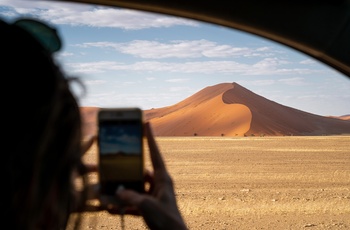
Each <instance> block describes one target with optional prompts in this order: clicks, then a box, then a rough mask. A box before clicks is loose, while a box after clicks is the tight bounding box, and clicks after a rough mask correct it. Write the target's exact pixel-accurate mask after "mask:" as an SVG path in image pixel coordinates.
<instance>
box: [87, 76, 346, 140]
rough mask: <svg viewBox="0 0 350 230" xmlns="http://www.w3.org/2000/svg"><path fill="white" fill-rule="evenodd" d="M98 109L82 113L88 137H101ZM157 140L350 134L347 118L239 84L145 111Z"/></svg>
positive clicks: (213, 87) (205, 91)
mask: <svg viewBox="0 0 350 230" xmlns="http://www.w3.org/2000/svg"><path fill="white" fill-rule="evenodd" d="M97 111H98V108H97V107H81V113H82V117H83V122H84V124H85V125H84V126H83V133H84V135H89V134H95V133H96V130H97V129H96V115H97ZM144 116H145V120H146V121H150V122H151V123H152V126H153V129H154V132H155V135H157V136H197V135H198V136H243V135H246V136H264V135H268V136H285V135H287V136H289V135H301V136H304V135H310V136H311V135H314V136H318V135H342V134H350V120H349V119H347V117H345V116H343V117H341V118H339V117H336V118H335V117H325V116H319V115H315V114H311V113H307V112H303V111H300V110H297V109H293V108H291V107H287V106H284V105H281V104H278V103H276V102H274V101H271V100H268V99H266V98H264V97H261V96H259V95H257V94H255V93H253V92H251V91H249V90H248V89H246V88H244V87H242V86H240V85H238V84H236V83H222V84H218V85H214V86H209V87H206V88H204V89H202V90H200V91H199V92H197V93H195V94H194V95H192V96H190V97H188V98H187V99H185V100H183V101H181V102H179V103H177V104H174V105H172V106H167V107H163V108H157V109H150V110H144Z"/></svg>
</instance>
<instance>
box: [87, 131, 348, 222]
mask: <svg viewBox="0 0 350 230" xmlns="http://www.w3.org/2000/svg"><path fill="white" fill-rule="evenodd" d="M157 141H158V144H159V146H160V149H161V151H162V153H163V156H164V159H165V161H166V164H167V167H168V170H169V171H170V173H171V175H172V177H173V180H174V182H175V187H176V194H177V199H178V205H179V208H180V210H181V212H182V214H183V217H184V219H185V221H186V223H187V225H188V227H189V229H350V136H324V137H242V138H236V137H235V138H229V137H215V138H212V137H183V138H175V137H161V138H157ZM146 154H147V156H148V153H146ZM96 158H97V156H96V147H93V148H92V149H91V150H90V151H89V152H88V154H87V155H86V160H87V161H88V162H96ZM146 165H147V167H148V168H149V167H150V164H149V162H148V161H147V164H146ZM91 180H92V181H94V180H96V177H95V175H91ZM82 224H83V228H82V229H121V226H120V217H119V216H113V215H110V214H107V213H105V212H100V213H92V214H84V215H83V222H82ZM125 229H147V227H146V226H145V225H144V223H143V221H142V219H141V218H140V217H129V216H127V217H126V218H125Z"/></svg>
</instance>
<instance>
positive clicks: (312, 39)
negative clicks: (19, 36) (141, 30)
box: [29, 0, 350, 229]
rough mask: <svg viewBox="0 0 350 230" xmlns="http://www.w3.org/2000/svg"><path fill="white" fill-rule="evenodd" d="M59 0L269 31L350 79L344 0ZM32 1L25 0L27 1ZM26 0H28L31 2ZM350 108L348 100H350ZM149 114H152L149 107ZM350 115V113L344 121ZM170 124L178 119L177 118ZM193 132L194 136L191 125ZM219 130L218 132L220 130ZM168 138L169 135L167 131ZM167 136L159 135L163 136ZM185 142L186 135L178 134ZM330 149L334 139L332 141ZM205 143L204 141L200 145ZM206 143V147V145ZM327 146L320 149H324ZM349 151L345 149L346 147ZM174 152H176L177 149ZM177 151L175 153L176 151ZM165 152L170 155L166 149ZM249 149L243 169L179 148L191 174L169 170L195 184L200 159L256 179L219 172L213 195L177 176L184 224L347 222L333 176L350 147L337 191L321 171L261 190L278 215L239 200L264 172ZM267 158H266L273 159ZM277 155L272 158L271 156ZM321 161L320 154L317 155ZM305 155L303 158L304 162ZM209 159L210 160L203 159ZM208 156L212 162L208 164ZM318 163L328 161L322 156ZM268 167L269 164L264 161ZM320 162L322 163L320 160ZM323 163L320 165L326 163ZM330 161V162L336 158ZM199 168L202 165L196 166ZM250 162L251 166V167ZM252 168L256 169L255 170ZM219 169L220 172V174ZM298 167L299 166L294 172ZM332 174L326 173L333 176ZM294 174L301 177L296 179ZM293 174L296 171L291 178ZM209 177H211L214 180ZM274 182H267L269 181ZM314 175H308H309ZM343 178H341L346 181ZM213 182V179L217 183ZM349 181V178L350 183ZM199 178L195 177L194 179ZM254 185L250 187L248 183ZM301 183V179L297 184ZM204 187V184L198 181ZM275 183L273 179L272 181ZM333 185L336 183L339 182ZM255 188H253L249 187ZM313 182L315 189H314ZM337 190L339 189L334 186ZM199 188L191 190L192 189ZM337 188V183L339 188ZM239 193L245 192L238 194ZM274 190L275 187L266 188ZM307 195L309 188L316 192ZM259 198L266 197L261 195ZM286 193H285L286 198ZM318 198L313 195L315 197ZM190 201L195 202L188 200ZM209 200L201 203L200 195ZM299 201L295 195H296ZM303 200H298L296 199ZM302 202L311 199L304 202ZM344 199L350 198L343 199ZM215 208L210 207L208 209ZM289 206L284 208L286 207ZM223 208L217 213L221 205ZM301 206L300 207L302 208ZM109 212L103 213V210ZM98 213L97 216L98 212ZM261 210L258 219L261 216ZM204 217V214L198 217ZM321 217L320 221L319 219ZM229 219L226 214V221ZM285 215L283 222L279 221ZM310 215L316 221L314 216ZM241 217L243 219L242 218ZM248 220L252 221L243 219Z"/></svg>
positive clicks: (348, 16)
mask: <svg viewBox="0 0 350 230" xmlns="http://www.w3.org/2000/svg"><path fill="white" fill-rule="evenodd" d="M44 1H47V2H51V0H44ZM55 1H57V2H68V3H77V4H78V5H77V7H79V6H80V4H81V5H85V4H86V5H89V4H92V5H96V6H106V7H116V8H123V9H131V10H137V11H144V12H149V13H157V14H164V15H170V16H176V17H181V18H185V19H193V20H198V21H200V22H204V23H210V24H213V25H215V26H222V27H225V28H228V29H232V30H237V31H242V32H244V33H248V34H251V35H253V36H257V37H259V38H263V39H268V40H270V41H273V42H276V43H278V44H281V45H283V46H286V47H288V48H291V49H293V50H294V51H297V52H301V53H302V54H305V55H306V56H309V57H311V58H313V59H316V60H318V61H319V62H320V63H322V64H324V65H326V66H327V67H330V68H332V70H334V71H336V72H339V74H340V75H342V76H344V77H345V78H348V79H349V80H350V0H308V1H302V0H285V1H278V0H228V1H227V0H216V1H210V0H166V1H164V0H163V1H162V0H127V1H125V0H59V1H58V0H55ZM29 2H30V1H29ZM29 4H30V3H29ZM349 109H350V108H349ZM150 116H151V115H150ZM348 122H350V121H348ZM175 125H176V124H175ZM192 136H197V133H195V134H194V135H192ZM222 136H224V135H223V134H222ZM169 140H170V139H169ZM347 140H348V139H344V140H342V142H341V144H340V145H341V146H342V147H341V150H339V152H341V153H344V152H345V150H344V149H346V146H348V147H347V149H349V146H350V145H349V144H348V143H347ZM294 141H295V142H293V144H295V145H296V144H297V143H298V141H299V139H296V140H294ZM322 141H324V143H323V144H321V145H320V146H333V145H337V144H336V143H333V142H332V141H333V139H332V138H329V139H327V138H326V137H324V139H322ZM209 142H215V141H214V140H208V142H207V143H206V144H205V146H206V147H207V148H208V149H211V148H212V149H215V148H216V147H215V146H219V145H220V144H224V141H222V142H220V141H217V142H215V143H216V145H215V146H210V145H209V144H211V143H209ZM257 142H258V141H256V142H255V143H254V144H252V146H245V148H244V147H238V146H235V147H234V148H235V149H237V150H239V151H241V152H242V153H245V152H246V151H250V149H254V148H258V147H257V146H256V145H255V144H257ZM162 143H163V142H162V140H160V144H162ZM164 143H165V141H164ZM184 143H185V142H184ZM181 147H182V148H186V147H188V148H196V147H198V148H199V147H202V146H200V144H198V146H196V145H191V146H190V144H188V146H187V145H184V146H181ZM333 147H334V148H335V149H336V148H337V147H336V146H333ZM167 148H169V149H170V148H171V149H178V151H180V150H179V149H180V146H177V142H176V141H174V142H171V143H170V144H169V145H167V146H166V147H164V149H167ZM203 148H204V147H203ZM264 148H266V149H269V146H264ZM208 151H209V150H208ZM278 151H279V152H281V153H282V152H283V151H286V152H288V153H291V152H292V150H290V149H288V148H287V147H285V146H283V145H282V144H281V146H278ZM302 151H304V152H308V150H302ZM325 152H326V150H325ZM348 153H349V152H348ZM179 154H180V153H179ZM180 155H181V154H180ZM167 156H168V155H167ZM276 156H277V157H278V158H279V159H282V158H283V155H276ZM254 157H255V156H252V158H248V157H247V158H244V159H245V160H246V161H247V162H249V164H251V165H252V166H254V167H253V170H252V171H249V172H248V171H247V170H246V169H244V168H243V166H242V167H240V166H237V165H234V164H232V165H228V164H227V165H226V164H225V165H219V164H218V163H217V162H215V161H213V160H212V159H211V160H210V161H209V163H208V162H206V157H204V156H202V157H199V158H198V159H196V160H193V161H189V160H187V159H186V155H185V154H184V155H181V161H180V162H181V163H183V164H185V165H186V166H187V167H188V170H189V171H191V176H192V177H189V176H186V175H185V174H186V173H185V171H186V170H184V171H182V170H181V169H177V170H174V173H175V174H177V175H180V176H175V177H174V178H182V179H187V182H186V185H188V186H189V187H191V188H193V189H195V188H196V186H197V185H198V184H201V183H202V179H203V178H201V177H200V176H198V177H196V175H197V171H196V170H197V169H198V168H199V166H200V165H202V166H203V167H205V168H206V169H208V170H209V169H210V170H213V168H215V169H216V170H217V171H219V170H232V171H237V172H239V173H242V174H244V175H246V176H251V177H252V178H253V179H254V180H256V181H257V183H256V184H255V185H253V186H252V185H249V186H248V182H247V184H245V183H244V181H239V185H240V186H241V187H238V185H235V183H238V179H242V178H244V176H242V177H238V179H237V178H221V177H219V178H218V179H217V181H216V182H215V183H217V184H220V182H222V181H223V180H226V182H227V185H225V186H226V187H225V189H223V190H225V191H220V192H222V194H223V195H218V193H215V194H216V195H215V198H213V197H214V195H207V194H206V192H208V191H209V190H215V185H213V187H211V188H210V189H208V191H205V189H203V188H202V187H201V189H202V190H200V192H199V193H198V194H194V195H193V196H191V195H189V194H190V193H191V192H190V191H185V190H184V189H181V187H180V186H181V185H182V183H180V182H179V183H178V184H179V187H178V189H179V190H178V194H177V197H178V198H179V199H182V198H183V199H184V200H185V201H186V202H188V203H186V202H183V201H181V202H180V207H181V210H183V211H184V212H183V213H184V217H185V219H186V220H187V222H188V224H189V226H190V229H283V228H284V229H287V228H288V229H304V228H311V229H313V227H315V229H318V227H319V229H343V228H344V229H345V228H350V222H349V220H346V216H347V215H348V214H349V212H350V209H349V208H346V207H345V208H344V207H343V206H345V205H344V203H345V201H347V202H349V201H350V190H349V189H350V188H349V187H348V188H346V183H347V182H350V181H349V179H350V178H349V179H348V180H346V179H345V182H344V180H342V181H340V179H339V181H338V180H337V179H334V178H337V177H338V176H339V178H347V177H350V171H349V170H346V169H345V168H346V167H348V168H350V165H349V155H346V154H345V153H344V154H343V155H342V158H341V159H348V160H347V161H343V162H340V161H341V160H339V162H338V163H339V164H341V165H342V167H343V168H341V169H339V170H335V171H334V173H333V174H332V175H329V178H332V180H331V181H332V185H334V186H335V187H337V186H339V189H340V187H341V189H340V190H341V193H340V194H335V192H334V194H333V193H332V192H333V191H330V190H331V189H329V187H327V188H323V187H322V185H323V183H326V181H327V180H328V179H329V178H328V177H325V178H324V180H323V179H317V180H318V181H315V184H312V186H314V187H312V188H309V187H307V186H305V189H304V187H302V185H300V188H299V187H297V188H295V187H293V189H295V190H292V191H285V190H283V191H282V192H278V191H276V192H275V191H274V192H271V193H268V194H269V197H268V198H266V202H265V201H263V202H265V203H262V204H261V206H260V208H262V209H264V208H265V206H266V207H267V206H268V207H270V206H275V207H276V209H274V210H277V209H278V210H282V214H281V213H280V214H279V216H278V217H275V216H274V215H275V213H274V212H271V213H269V211H268V210H265V209H264V211H259V207H254V208H252V210H254V211H255V212H256V213H257V217H256V218H255V217H248V216H247V214H249V213H250V211H248V209H246V208H245V206H244V203H245V202H248V203H249V201H250V199H253V198H252V196H253V195H254V192H255V191H256V190H258V189H259V186H260V184H259V182H258V181H259V179H261V178H263V177H264V176H265V175H264V174H263V173H261V174H259V173H258V169H259V168H260V167H265V166H264V165H263V164H262V163H261V162H260V163H259V162H255V161H254ZM169 159H170V160H169V162H170V166H171V167H173V166H174V165H175V166H176V165H177V164H176V162H171V160H172V159H173V158H172V157H171V156H169ZM331 159H332V156H327V160H331ZM271 160H272V161H271ZM275 160H276V158H273V159H272V158H269V161H270V162H269V166H268V167H271V168H269V169H268V170H270V169H271V170H272V169H273V168H278V169H280V170H282V171H283V169H284V165H277V163H276V164H275ZM240 161H242V158H240V157H238V156H237V158H235V160H234V162H235V163H238V162H240ZM292 161H295V162H299V164H300V165H303V164H306V166H305V170H306V171H307V172H308V173H310V174H307V175H309V176H308V178H304V177H303V178H301V177H302V176H300V178H301V180H304V179H305V181H312V180H313V178H314V177H315V178H316V176H315V175H314V174H313V173H312V172H311V171H310V170H312V169H311V168H310V167H309V166H308V165H307V163H306V162H303V161H302V159H301V158H298V157H295V158H293V159H292ZM314 161H317V159H311V160H310V162H314ZM276 162H277V161H276ZM322 162H323V161H322ZM308 163H309V162H308ZM207 164H209V165H207ZM210 164H211V165H210ZM322 164H323V166H324V165H326V163H322ZM266 167H267V166H266ZM320 167H321V166H320ZM325 167H326V166H325ZM334 167H335V166H334ZM201 169H202V168H201ZM255 169H256V171H254V170H255ZM254 173H258V174H256V175H255V174H254ZM220 175H221V174H220ZM293 175H294V174H288V179H287V180H284V181H280V180H282V176H280V175H275V174H274V175H272V174H271V175H269V176H271V177H272V178H273V179H274V181H279V182H281V184H283V185H288V186H289V185H290V184H293V181H294V180H295V178H292V177H293ZM298 175H299V174H298ZM206 176H207V177H211V175H206ZM331 176H332V177H331ZM300 178H299V179H300ZM296 180H297V179H296ZM215 183H214V184H215ZM271 183H272V182H271ZM312 183H313V182H312ZM344 183H345V185H344ZM217 184H216V185H217ZM348 185H349V184H348ZM198 186H199V185H198ZM254 186H255V187H254ZM298 186H299V185H298ZM203 187H205V186H203ZM274 188H275V187H274ZM337 188H338V187H337ZM255 189H256V190H255ZM312 189H314V190H312ZM327 189H329V191H330V192H329V193H331V195H329V194H327V195H329V196H333V198H334V201H333V200H332V202H333V203H331V204H329V207H330V209H331V211H329V210H328V209H327V207H323V208H322V210H323V211H322V213H318V212H319V211H317V210H318V209H315V210H316V211H313V212H312V211H310V212H308V213H306V214H305V213H303V212H304V211H303V210H304V209H303V208H304V206H303V204H305V203H308V202H312V201H315V200H314V199H316V198H318V199H323V198H324V197H325V196H326V195H323V192H325V190H327ZM311 190H312V193H311V192H310V193H307V194H308V195H306V197H300V196H299V195H298V193H297V192H300V191H311ZM340 190H339V191H340ZM196 191H197V190H196ZM337 191H338V190H337ZM242 194H243V197H244V198H242V197H240V196H241V195H242ZM271 194H273V195H271ZM284 194H288V195H289V196H290V197H292V198H290V199H291V203H292V204H293V205H295V206H293V207H292V208H293V210H294V211H295V210H297V211H298V210H301V212H300V213H299V214H300V215H296V216H294V217H290V219H291V220H290V222H288V223H286V222H287V221H285V219H284V217H285V216H287V215H288V210H289V209H292V208H291V207H287V206H283V205H281V206H278V205H279V202H280V201H283V199H286V197H284V196H283V195H284ZM187 195H188V196H191V199H192V200H187V198H186V196H187ZM312 195H315V197H316V198H314V197H313V196H312ZM261 199H265V198H261ZM288 199H289V198H288ZM230 200H232V201H233V202H234V203H237V204H238V207H240V209H238V211H237V210H234V207H228V204H227V203H226V204H225V202H228V201H230ZM317 201H318V200H316V201H315V202H316V203H317ZM191 202H193V203H191ZM206 202H207V203H206ZM299 202H300V203H299ZM197 203H201V204H202V205H203V207H204V208H203V207H202V208H203V209H205V208H206V207H207V208H208V209H210V210H211V212H210V213H220V212H219V211H218V210H220V209H223V210H226V211H227V210H229V211H227V212H226V213H224V214H223V216H222V219H220V220H217V219H215V218H216V217H212V214H208V212H206V211H204V210H202V209H201V208H198V209H195V208H191V207H189V206H191V204H193V205H194V206H195V205H196V204H197ZM300 204H302V205H300ZM338 204H340V207H341V210H342V211H341V212H340V213H338V214H339V215H337V216H333V215H332V211H334V210H335V209H336V208H335V207H336V206H337V205H338ZM305 207H311V206H307V205H305ZM349 207H350V206H349ZM212 209H213V210H212ZM286 210H287V211H286ZM220 214H222V213H220ZM233 214H237V216H232V215H233ZM304 214H305V215H304ZM106 215H107V214H106ZM106 215H105V216H103V218H105V219H106V220H107V221H106V223H107V222H109V219H108V218H109V217H106ZM192 215H195V216H203V217H202V218H198V220H197V219H191V216H192ZM266 216H267V217H268V218H270V219H269V220H268V221H266V219H263V217H266ZM315 216H318V218H319V219H312V218H314V217H315ZM100 217H101V216H100ZM260 217H261V219H260ZM96 218H97V217H96V216H95V217H91V216H89V217H87V219H88V220H87V222H86V223H85V222H84V224H85V225H87V226H90V225H91V226H95V225H94V224H91V223H92V222H94V221H96ZM203 218H204V219H207V221H205V220H203ZM322 218H323V219H324V222H322V221H321V219H322ZM230 219H232V221H229V220H230ZM126 221H127V222H126V227H127V228H128V226H129V227H131V228H130V229H140V228H141V227H140V225H142V223H140V222H138V221H139V219H137V220H135V219H133V218H130V219H127V220H126ZM284 221H285V223H283V222H284ZM313 221H314V222H313ZM242 222H245V224H242ZM249 222H250V224H249ZM101 226H102V227H109V226H113V227H111V229H114V227H115V225H108V224H105V223H104V224H101V225H100V227H101Z"/></svg>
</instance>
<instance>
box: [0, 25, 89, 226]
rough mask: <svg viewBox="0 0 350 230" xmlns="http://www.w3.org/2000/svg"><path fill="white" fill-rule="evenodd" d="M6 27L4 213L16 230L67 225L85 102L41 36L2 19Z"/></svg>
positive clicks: (1, 39)
mask: <svg viewBox="0 0 350 230" xmlns="http://www.w3.org/2000/svg"><path fill="white" fill-rule="evenodd" d="M0 30H1V36H0V46H1V51H2V52H1V55H2V56H3V57H2V60H3V61H2V64H1V71H2V74H1V75H2V78H1V81H2V85H3V86H4V87H3V89H2V92H1V94H2V99H3V100H4V101H5V103H4V104H3V105H2V106H4V107H3V111H4V112H3V114H4V115H5V118H4V120H3V122H4V123H5V124H4V125H3V127H2V128H3V129H2V131H3V143H4V145H3V146H2V147H3V148H4V149H6V151H7V152H4V153H3V158H4V159H5V161H4V164H3V167H4V169H5V174H4V177H5V181H6V182H5V185H6V186H5V189H4V190H5V192H6V196H5V197H3V198H4V199H6V203H7V202H8V206H6V207H2V208H3V209H7V207H8V208H9V210H6V211H5V212H6V215H5V217H3V218H6V219H4V221H5V222H8V224H9V225H8V226H11V229H34V228H41V229H62V228H65V225H66V221H67V219H68V216H69V214H70V211H71V208H72V206H73V205H74V204H73V203H72V202H73V201H72V192H73V191H72V190H73V188H74V186H73V181H72V172H73V171H74V170H79V167H80V166H82V162H81V157H82V153H81V145H80V143H81V142H80V141H81V135H82V134H81V118H80V113H79V106H78V104H77V101H76V98H75V96H74V95H73V94H72V92H71V91H70V89H69V85H68V80H67V79H65V77H64V76H63V74H62V72H61V71H60V69H59V67H58V65H57V64H56V63H55V61H54V59H53V58H52V56H51V54H50V53H49V52H48V51H47V50H46V49H45V48H44V47H43V46H42V45H41V44H40V42H39V41H37V40H36V39H35V38H34V37H32V36H31V34H29V33H28V32H26V31H24V30H23V29H21V28H19V27H17V26H15V25H11V24H8V23H5V22H2V21H0ZM5 87H6V92H8V93H6V94H4V93H5V91H4V90H5ZM4 136H5V137H4ZM41 220H45V222H40V221H41ZM3 223H4V222H3ZM48 223H49V224H52V225H50V226H47V224H48Z"/></svg>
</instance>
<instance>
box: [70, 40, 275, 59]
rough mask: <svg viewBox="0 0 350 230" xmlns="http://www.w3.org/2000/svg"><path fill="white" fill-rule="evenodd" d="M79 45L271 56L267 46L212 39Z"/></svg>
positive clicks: (166, 53) (153, 54) (159, 54)
mask: <svg viewBox="0 0 350 230" xmlns="http://www.w3.org/2000/svg"><path fill="white" fill-rule="evenodd" d="M77 46H80V47H85V48H86V47H99V48H112V49H115V50H117V51H119V52H122V53H124V54H130V55H133V56H135V57H140V58H151V59H162V58H172V57H175V58H200V57H207V58H225V57H226V58H227V57H259V56H260V57H265V56H271V55H272V51H270V52H267V50H270V49H269V48H267V47H261V48H256V49H252V48H248V47H233V46H231V45H226V44H218V43H216V42H213V41H209V40H205V39H201V40H176V41H170V42H168V43H165V42H163V43H161V42H158V41H148V40H134V41H130V42H127V43H113V42H90V43H83V44H79V45H77Z"/></svg>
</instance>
